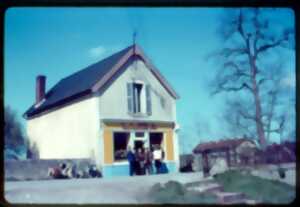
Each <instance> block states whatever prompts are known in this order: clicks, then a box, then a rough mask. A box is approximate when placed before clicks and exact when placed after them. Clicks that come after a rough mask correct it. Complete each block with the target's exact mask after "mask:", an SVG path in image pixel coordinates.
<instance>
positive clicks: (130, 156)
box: [127, 147, 136, 176]
mask: <svg viewBox="0 0 300 207" xmlns="http://www.w3.org/2000/svg"><path fill="white" fill-rule="evenodd" d="M127 160H128V162H129V175H130V176H133V174H134V173H135V172H136V169H135V162H136V158H135V155H134V153H133V152H132V150H131V147H128V149H127Z"/></svg>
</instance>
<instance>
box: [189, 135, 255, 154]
mask: <svg viewBox="0 0 300 207" xmlns="http://www.w3.org/2000/svg"><path fill="white" fill-rule="evenodd" d="M245 141H249V142H253V140H251V139H248V138H235V139H224V140H219V141H216V142H213V141H212V142H206V143H201V144H198V145H197V146H196V147H195V149H194V150H193V152H194V153H202V152H204V151H209V150H212V151H217V150H221V149H224V148H230V149H232V148H235V147H237V146H239V145H240V144H241V143H243V142H245ZM253 143H254V142H253Z"/></svg>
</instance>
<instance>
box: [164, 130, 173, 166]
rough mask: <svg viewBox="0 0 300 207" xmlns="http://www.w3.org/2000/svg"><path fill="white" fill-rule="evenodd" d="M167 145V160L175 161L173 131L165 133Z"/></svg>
mask: <svg viewBox="0 0 300 207" xmlns="http://www.w3.org/2000/svg"><path fill="white" fill-rule="evenodd" d="M165 143H166V151H167V152H166V158H167V160H172V161H173V160H174V142H173V131H172V130H171V129H169V130H167V131H165Z"/></svg>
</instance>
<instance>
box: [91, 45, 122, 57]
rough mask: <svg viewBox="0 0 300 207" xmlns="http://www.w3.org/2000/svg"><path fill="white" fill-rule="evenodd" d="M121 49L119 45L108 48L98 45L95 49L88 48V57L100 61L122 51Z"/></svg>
mask: <svg viewBox="0 0 300 207" xmlns="http://www.w3.org/2000/svg"><path fill="white" fill-rule="evenodd" d="M122 48H123V47H122V46H120V45H112V46H110V47H104V46H102V45H99V46H97V47H93V48H90V49H89V50H88V55H89V57H91V58H94V59H101V58H104V57H107V56H109V55H112V54H113V53H115V52H118V51H120V50H122Z"/></svg>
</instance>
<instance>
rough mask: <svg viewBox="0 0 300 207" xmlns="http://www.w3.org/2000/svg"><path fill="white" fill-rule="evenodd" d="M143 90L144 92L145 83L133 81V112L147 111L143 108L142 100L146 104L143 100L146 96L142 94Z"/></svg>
mask: <svg viewBox="0 0 300 207" xmlns="http://www.w3.org/2000/svg"><path fill="white" fill-rule="evenodd" d="M142 92H144V89H143V84H141V83H133V113H145V112H144V110H142V102H143V106H144V101H143V100H144V98H145V97H143V96H142ZM143 95H144V93H143ZM143 109H144V107H143Z"/></svg>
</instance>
